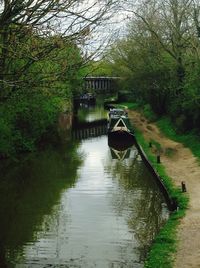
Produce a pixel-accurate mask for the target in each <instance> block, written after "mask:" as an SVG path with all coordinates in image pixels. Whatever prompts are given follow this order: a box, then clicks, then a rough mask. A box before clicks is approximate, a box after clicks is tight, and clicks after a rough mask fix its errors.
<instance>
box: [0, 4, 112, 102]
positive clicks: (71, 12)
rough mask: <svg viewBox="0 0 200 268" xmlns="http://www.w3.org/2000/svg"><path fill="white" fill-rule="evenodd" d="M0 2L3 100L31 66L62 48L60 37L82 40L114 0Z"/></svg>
mask: <svg viewBox="0 0 200 268" xmlns="http://www.w3.org/2000/svg"><path fill="white" fill-rule="evenodd" d="M0 4H1V8H0V85H1V86H0V87H1V92H0V93H1V94H0V95H1V98H2V99H4V98H5V97H7V94H9V92H7V91H9V90H13V87H15V88H16V86H18V85H20V81H21V80H22V79H20V78H21V76H22V75H23V74H24V73H25V72H26V71H27V70H28V69H29V68H30V66H31V65H33V64H35V63H36V62H38V61H40V60H43V59H44V58H46V57H47V56H48V55H49V53H51V51H52V50H55V49H57V48H58V47H59V49H61V46H60V43H62V42H63V41H62V40H61V39H64V40H65V41H64V42H66V41H67V42H68V44H70V43H71V44H72V43H76V44H78V43H81V42H83V40H84V39H85V38H87V37H88V35H89V34H90V33H91V32H92V31H93V30H94V28H95V27H96V26H97V25H98V24H99V23H101V21H102V20H104V19H106V17H108V11H109V10H110V9H111V8H112V6H113V4H114V1H113V0H108V1H106V0H105V1H104V0H101V1H88V0H84V1H76V0H58V1H54V0H49V1H46V0H38V1H34V0H25V1H22V0H1V1H0ZM59 39H60V40H61V41H59ZM39 40H40V41H39ZM44 40H46V42H45V41H44ZM17 58H19V60H20V67H19V69H18V70H17V72H14V73H12V68H11V65H12V60H13V59H14V60H16V59H17ZM23 83H24V81H23Z"/></svg>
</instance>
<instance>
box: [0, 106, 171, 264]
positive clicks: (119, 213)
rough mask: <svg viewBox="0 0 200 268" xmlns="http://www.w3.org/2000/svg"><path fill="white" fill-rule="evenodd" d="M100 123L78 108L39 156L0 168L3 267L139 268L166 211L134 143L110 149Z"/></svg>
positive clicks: (96, 110)
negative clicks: (72, 117)
mask: <svg viewBox="0 0 200 268" xmlns="http://www.w3.org/2000/svg"><path fill="white" fill-rule="evenodd" d="M104 119H106V111H105V110H104V108H103V106H102V105H101V103H100V104H99V103H97V105H96V106H93V107H87V105H86V104H83V105H82V106H80V107H79V110H78V111H77V113H76V115H75V118H74V120H73V122H74V123H72V122H71V119H69V118H68V117H67V116H66V115H62V117H61V118H60V120H59V122H60V130H59V136H58V137H59V138H58V137H56V138H54V139H53V141H52V142H51V143H49V145H48V146H46V147H45V148H43V149H41V151H40V152H37V153H32V154H28V155H26V156H23V158H22V159H20V161H18V162H15V163H13V162H12V161H4V162H3V163H1V180H0V217H1V221H0V229H1V232H0V267H2V268H4V267H6V268H10V267H12V268H15V267H16V268H28V267H29V268H47V267H81V268H93V267H99V268H111V267H112V268H118V267H120V268H121V267H128V268H130V267H133V268H142V267H143V266H144V259H145V257H146V254H147V252H148V250H149V246H150V244H151V242H152V240H153V238H154V237H155V235H156V234H157V233H158V231H159V229H160V228H161V226H162V225H163V224H164V223H165V222H166V219H167V217H168V210H167V208H166V204H165V202H164V199H163V196H162V194H161V193H160V191H159V189H158V187H157V185H156V183H155V180H154V178H153V177H152V176H151V174H150V173H149V171H148V170H147V168H146V167H145V165H144V163H143V162H142V160H141V157H140V155H139V154H138V152H137V150H136V148H135V146H134V145H133V146H131V147H130V148H122V147H120V148H119V146H118V145H116V146H113V145H112V146H113V147H109V146H108V139H107V136H106V125H105V121H104ZM71 123H72V127H71V126H70V125H71Z"/></svg>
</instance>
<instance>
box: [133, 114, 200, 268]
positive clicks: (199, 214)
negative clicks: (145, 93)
mask: <svg viewBox="0 0 200 268" xmlns="http://www.w3.org/2000/svg"><path fill="white" fill-rule="evenodd" d="M129 116H130V119H131V121H132V122H133V125H135V126H136V127H137V128H138V129H139V130H140V131H141V132H142V133H143V135H144V137H145V139H146V140H147V141H150V140H154V141H156V142H158V143H159V144H160V145H161V148H162V150H161V161H162V164H163V165H164V166H165V168H166V172H167V174H168V175H169V176H170V177H171V178H172V179H173V181H174V184H176V185H177V186H179V187H180V186H181V181H185V183H186V188H187V192H188V193H189V197H190V204H189V209H188V210H187V212H186V216H185V217H184V218H183V219H182V220H181V224H180V226H179V229H178V240H179V243H178V249H177V253H176V254H175V265H174V267H175V268H186V267H187V268H200V165H199V163H198V161H197V159H196V158H195V157H194V156H193V154H192V152H191V151H190V150H189V149H188V148H185V147H184V146H183V145H182V144H180V143H177V142H174V141H172V140H170V139H168V138H166V137H165V136H164V135H163V134H162V133H160V131H159V129H158V128H157V127H156V126H155V125H154V124H151V123H148V121H147V120H145V119H144V118H143V117H142V116H141V114H140V113H138V112H135V111H130V112H129ZM169 152H171V154H169ZM161 268H162V267H161Z"/></svg>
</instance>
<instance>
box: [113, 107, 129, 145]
mask: <svg viewBox="0 0 200 268" xmlns="http://www.w3.org/2000/svg"><path fill="white" fill-rule="evenodd" d="M108 138H111V139H117V140H125V141H127V142H133V140H134V131H133V127H132V125H131V123H130V121H129V118H128V113H127V112H126V110H124V109H111V110H110V112H109V119H108Z"/></svg>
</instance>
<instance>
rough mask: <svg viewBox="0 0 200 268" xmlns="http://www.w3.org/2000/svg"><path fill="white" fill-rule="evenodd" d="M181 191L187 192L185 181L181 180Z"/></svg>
mask: <svg viewBox="0 0 200 268" xmlns="http://www.w3.org/2000/svg"><path fill="white" fill-rule="evenodd" d="M181 188H182V193H184V192H187V190H186V185H185V182H184V181H182V182H181Z"/></svg>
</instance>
